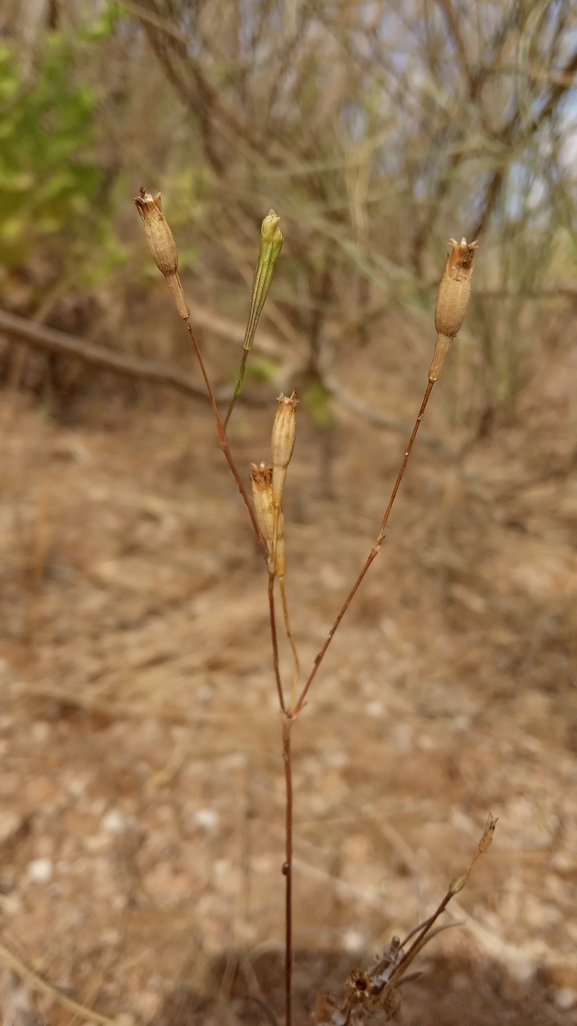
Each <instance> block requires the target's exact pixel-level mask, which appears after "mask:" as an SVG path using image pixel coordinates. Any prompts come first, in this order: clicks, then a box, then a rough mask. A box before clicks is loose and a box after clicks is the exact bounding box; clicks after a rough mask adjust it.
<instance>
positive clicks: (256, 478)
mask: <svg viewBox="0 0 577 1026" xmlns="http://www.w3.org/2000/svg"><path fill="white" fill-rule="evenodd" d="M249 473H250V483H251V485H252V498H253V502H254V510H255V513H256V519H257V521H258V526H259V527H260V531H261V534H262V536H263V538H264V540H265V542H266V543H267V545H268V550H269V553H270V552H271V549H272V542H273V534H274V509H273V504H272V466H271V464H270V463H259V464H256V463H251V464H250V467H249Z"/></svg>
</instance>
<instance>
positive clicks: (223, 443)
mask: <svg viewBox="0 0 577 1026" xmlns="http://www.w3.org/2000/svg"><path fill="white" fill-rule="evenodd" d="M185 324H186V327H187V330H188V334H189V335H190V337H191V339H192V344H193V346H194V351H195V353H196V358H197V360H198V363H199V366H200V370H201V373H202V376H203V378H204V383H205V385H206V390H207V392H208V397H209V399H210V405H211V406H212V412H213V413H214V419H215V421H216V430H217V432H218V440H219V442H220V447H221V449H222V451H223V453H224V456H225V459H226V462H227V463H228V465H229V467H230V471H231V473H232V476H233V477H234V479H235V481H236V483H237V486H238V490H239V492H240V494H241V496H242V499H243V502H244V504H245V506H246V508H247V510H248V515H249V517H250V519H251V523H252V526H253V528H254V533H255V534H256V536H257V539H258V543H259V546H260V549H261V552H262V554H263V556H264V558H265V559H266V560H268V550H267V545H266V542H265V540H264V538H263V536H262V534H261V533H260V528H259V526H258V522H257V519H256V515H255V512H254V509H253V507H252V503H251V501H250V499H249V497H248V494H247V491H246V488H245V487H244V484H243V483H242V478H241V476H240V474H239V472H238V469H237V466H236V463H235V462H234V460H233V458H232V453H231V451H230V446H229V444H228V438H227V437H226V429H225V426H224V424H223V423H222V420H221V419H220V414H219V412H218V406H217V405H216V399H215V397H214V392H213V390H212V385H211V384H210V379H209V377H208V374H207V373H206V368H205V366H204V361H203V359H202V353H201V351H200V346H199V344H198V341H197V338H196V335H195V334H194V331H193V328H192V324H191V323H190V319H187V320H186V321H185Z"/></svg>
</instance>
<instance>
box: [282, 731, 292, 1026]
mask: <svg viewBox="0 0 577 1026" xmlns="http://www.w3.org/2000/svg"><path fill="white" fill-rule="evenodd" d="M291 726H292V720H291V719H290V718H289V717H288V716H286V715H285V716H283V722H282V757H283V762H284V776H285V790H286V804H285V845H286V846H285V861H284V864H283V867H282V871H283V874H284V877H285V884H286V886H285V966H284V988H285V1026H291V1024H292V1002H291V998H292V994H291V992H292V971H293V889H292V871H293V780H292V758H291V737H290V729H291Z"/></svg>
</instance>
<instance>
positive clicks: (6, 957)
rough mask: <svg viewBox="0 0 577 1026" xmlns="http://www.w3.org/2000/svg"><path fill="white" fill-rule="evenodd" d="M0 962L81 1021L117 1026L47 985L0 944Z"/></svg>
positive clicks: (102, 1025) (111, 1020) (101, 1025)
mask: <svg viewBox="0 0 577 1026" xmlns="http://www.w3.org/2000/svg"><path fill="white" fill-rule="evenodd" d="M0 962H3V963H4V965H9V966H10V968H11V969H14V970H15V972H17V973H18V975H19V976H21V977H22V979H23V980H26V982H27V983H29V984H30V986H31V987H32V989H33V990H35V991H37V992H39V993H41V994H48V995H49V996H50V997H51V998H52V999H53V1000H54V1001H56V1003H57V1004H59V1005H62V1007H63V1008H67V1009H68V1011H69V1012H74V1014H75V1015H78V1016H80V1018H81V1019H83V1020H86V1021H88V1022H93V1023H98V1026H118V1022H117V1020H116V1019H111V1018H109V1017H108V1016H107V1015H101V1014H100V1013H99V1012H94V1011H93V1010H92V1009H91V1008H86V1006H85V1005H81V1004H80V1002H79V1001H74V1000H73V999H72V998H69V997H67V996H66V994H63V993H62V992H61V991H60V990H58V987H54V986H52V984H51V983H47V981H46V980H44V979H43V978H42V976H39V975H38V973H36V972H35V971H34V969H31V968H30V966H28V965H26V963H25V962H23V961H22V960H21V959H20V958H18V957H17V955H15V954H13V952H12V951H10V949H9V948H7V947H5V946H4V944H0Z"/></svg>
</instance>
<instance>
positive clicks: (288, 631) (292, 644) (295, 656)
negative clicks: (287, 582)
mask: <svg viewBox="0 0 577 1026" xmlns="http://www.w3.org/2000/svg"><path fill="white" fill-rule="evenodd" d="M278 583H279V588H280V594H281V599H282V614H283V617H284V626H285V631H286V635H287V638H288V640H289V643H290V647H291V650H292V654H293V659H294V664H295V673H294V678H293V686H292V688H291V693H290V699H289V703H290V705H291V706H292V705H293V703H294V700H295V695H296V692H297V687H298V683H299V677H300V673H301V667H300V663H299V655H298V652H297V647H296V645H295V642H294V638H293V635H292V630H291V623H290V618H289V610H288V602H287V597H286V588H285V586H284V577H279V579H278Z"/></svg>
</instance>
